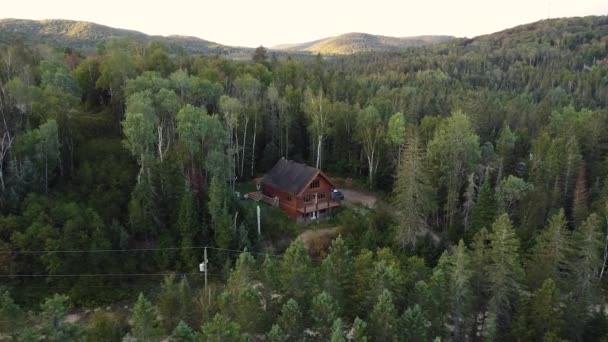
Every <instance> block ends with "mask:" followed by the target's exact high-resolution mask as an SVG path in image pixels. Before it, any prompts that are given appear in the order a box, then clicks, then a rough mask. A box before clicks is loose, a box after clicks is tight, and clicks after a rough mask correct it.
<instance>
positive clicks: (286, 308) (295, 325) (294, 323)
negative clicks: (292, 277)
mask: <svg viewBox="0 0 608 342" xmlns="http://www.w3.org/2000/svg"><path fill="white" fill-rule="evenodd" d="M279 326H280V327H281V329H282V330H283V331H284V332H285V333H286V334H287V336H289V339H290V340H297V339H298V337H299V336H300V335H301V334H302V330H303V322H302V311H301V310H300V306H299V305H298V302H296V301H295V300H294V299H293V298H292V299H289V300H288V301H287V302H286V303H285V305H283V309H282V310H281V315H280V316H279Z"/></svg>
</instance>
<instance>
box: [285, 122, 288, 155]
mask: <svg viewBox="0 0 608 342" xmlns="http://www.w3.org/2000/svg"><path fill="white" fill-rule="evenodd" d="M285 159H289V126H287V127H286V128H285Z"/></svg>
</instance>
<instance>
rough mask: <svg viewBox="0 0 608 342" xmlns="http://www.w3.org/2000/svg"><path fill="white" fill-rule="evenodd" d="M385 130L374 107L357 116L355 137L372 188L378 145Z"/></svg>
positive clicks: (377, 161)
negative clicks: (358, 143) (360, 146)
mask: <svg viewBox="0 0 608 342" xmlns="http://www.w3.org/2000/svg"><path fill="white" fill-rule="evenodd" d="M385 132H386V129H385V127H384V123H383V122H382V119H381V118H380V114H379V113H378V110H376V108H375V107H373V106H369V107H367V108H365V109H363V110H360V111H359V113H358V114H357V137H358V140H359V142H360V143H361V144H362V145H363V151H364V153H365V156H366V159H367V169H368V182H369V187H370V189H371V188H373V186H374V180H375V178H374V176H375V174H376V170H377V169H378V163H379V162H380V156H379V154H380V151H379V150H380V144H381V142H382V139H383V137H384V134H385Z"/></svg>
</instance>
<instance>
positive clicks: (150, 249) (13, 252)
mask: <svg viewBox="0 0 608 342" xmlns="http://www.w3.org/2000/svg"><path fill="white" fill-rule="evenodd" d="M203 248H205V247H198V246H195V247H161V248H132V249H68V250H48V249H47V250H43V249H41V250H22V251H20V250H6V249H5V250H0V254H44V253H117V252H148V251H174V250H182V249H203Z"/></svg>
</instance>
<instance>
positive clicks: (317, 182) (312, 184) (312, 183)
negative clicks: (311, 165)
mask: <svg viewBox="0 0 608 342" xmlns="http://www.w3.org/2000/svg"><path fill="white" fill-rule="evenodd" d="M319 186H320V182H319V180H318V179H315V180H313V181H312V182H311V183H310V188H311V189H316V188H318V187H319Z"/></svg>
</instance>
